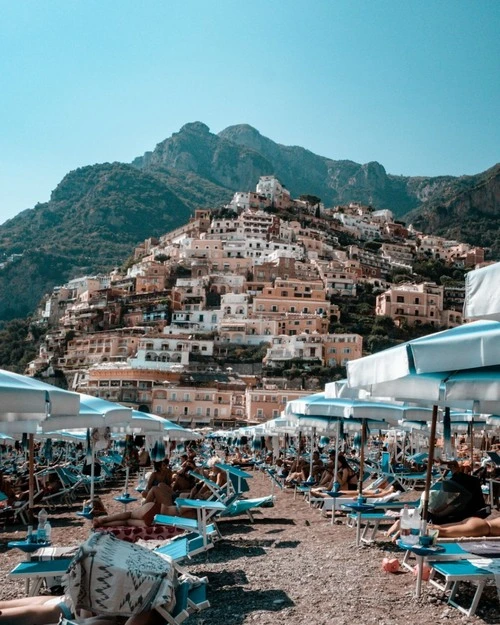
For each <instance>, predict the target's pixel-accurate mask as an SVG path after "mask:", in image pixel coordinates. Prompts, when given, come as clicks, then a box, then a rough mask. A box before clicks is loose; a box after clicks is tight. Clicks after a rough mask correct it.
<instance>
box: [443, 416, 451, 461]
mask: <svg viewBox="0 0 500 625" xmlns="http://www.w3.org/2000/svg"><path fill="white" fill-rule="evenodd" d="M443 447H444V453H445V456H446V457H447V458H448V457H451V416H450V409H449V407H446V408H445V409H444V415H443Z"/></svg>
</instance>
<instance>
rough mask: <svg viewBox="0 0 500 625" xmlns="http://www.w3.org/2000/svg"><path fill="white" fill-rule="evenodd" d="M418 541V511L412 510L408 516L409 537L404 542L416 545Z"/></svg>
mask: <svg viewBox="0 0 500 625" xmlns="http://www.w3.org/2000/svg"><path fill="white" fill-rule="evenodd" d="M419 539H420V515H419V514H418V510H416V509H415V510H413V511H412V514H411V515H410V535H409V536H408V538H407V540H406V541H405V542H407V543H409V544H410V545H416V544H417V543H418V541H419Z"/></svg>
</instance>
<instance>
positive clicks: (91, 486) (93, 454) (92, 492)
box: [90, 437, 95, 506]
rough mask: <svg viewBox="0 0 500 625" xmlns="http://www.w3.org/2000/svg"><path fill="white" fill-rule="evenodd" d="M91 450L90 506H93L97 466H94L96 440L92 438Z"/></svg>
mask: <svg viewBox="0 0 500 625" xmlns="http://www.w3.org/2000/svg"><path fill="white" fill-rule="evenodd" d="M90 449H91V452H92V457H91V461H92V464H91V465H90V505H91V506H93V504H94V475H95V466H94V461H95V449H94V438H93V437H92V440H91V443H90Z"/></svg>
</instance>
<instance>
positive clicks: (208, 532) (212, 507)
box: [154, 498, 226, 551]
mask: <svg viewBox="0 0 500 625" xmlns="http://www.w3.org/2000/svg"><path fill="white" fill-rule="evenodd" d="M175 505H176V506H177V508H178V509H179V510H180V509H181V508H190V509H191V510H195V511H196V519H189V518H185V517H181V516H169V515H165V514H157V515H156V516H155V518H154V522H155V523H159V524H162V525H170V526H172V527H176V528H179V529H183V530H185V531H186V532H194V533H197V534H198V535H199V536H201V537H202V550H203V551H207V550H208V549H210V548H211V547H212V546H213V542H214V538H215V539H216V538H220V537H221V536H220V532H219V530H218V528H217V525H216V524H215V523H214V522H213V521H212V522H210V523H209V520H211V519H212V518H213V517H214V516H215V515H216V514H220V513H221V512H223V511H224V510H225V509H226V506H225V505H224V504H223V503H221V502H220V501H204V500H202V499H181V498H178V499H176V501H175Z"/></svg>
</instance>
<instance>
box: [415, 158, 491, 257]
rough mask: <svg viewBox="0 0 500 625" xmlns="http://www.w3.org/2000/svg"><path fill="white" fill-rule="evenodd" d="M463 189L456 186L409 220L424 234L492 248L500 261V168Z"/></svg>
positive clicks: (482, 175) (417, 211)
mask: <svg viewBox="0 0 500 625" xmlns="http://www.w3.org/2000/svg"><path fill="white" fill-rule="evenodd" d="M472 178H474V180H473V181H470V180H468V181H467V183H466V184H464V186H463V189H462V190H461V191H458V193H457V188H456V186H455V187H454V189H453V193H452V194H450V193H445V197H434V198H432V199H431V200H429V201H428V202H426V203H425V204H424V205H423V206H422V207H421V208H419V209H417V210H416V211H412V212H411V213H409V214H408V215H406V219H407V220H408V221H411V222H412V223H413V225H414V226H415V227H416V228H417V229H418V230H422V231H424V232H432V233H433V234H437V235H441V236H446V237H447V238H450V239H455V240H457V241H467V242H468V243H471V244H473V245H479V246H481V247H488V248H490V249H491V253H490V255H491V257H492V258H496V259H500V237H499V233H500V165H495V166H494V167H492V168H491V169H488V170H487V171H485V172H484V173H482V174H480V175H479V176H474V177H472Z"/></svg>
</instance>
